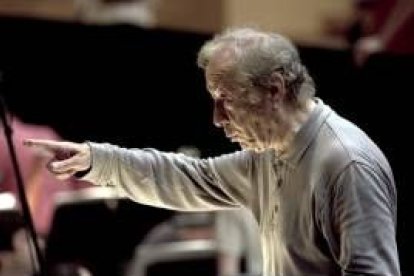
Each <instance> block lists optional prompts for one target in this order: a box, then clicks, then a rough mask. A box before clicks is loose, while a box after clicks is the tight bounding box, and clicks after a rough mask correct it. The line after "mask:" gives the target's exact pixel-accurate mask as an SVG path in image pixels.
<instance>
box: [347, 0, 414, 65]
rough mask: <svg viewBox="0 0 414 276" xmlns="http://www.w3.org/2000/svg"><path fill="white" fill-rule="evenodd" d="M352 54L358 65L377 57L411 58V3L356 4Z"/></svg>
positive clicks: (363, 0) (374, 0)
mask: <svg viewBox="0 0 414 276" xmlns="http://www.w3.org/2000/svg"><path fill="white" fill-rule="evenodd" d="M355 6H356V10H357V11H356V12H357V19H356V22H355V24H354V26H353V30H354V34H353V36H354V38H353V41H352V42H353V45H354V46H353V47H354V49H353V51H354V59H355V63H356V64H357V65H363V64H364V63H365V62H366V61H367V59H369V57H370V56H372V55H375V54H378V53H384V52H385V53H388V54H394V55H395V54H397V55H401V54H403V55H407V54H410V55H414V1H412V0H355Z"/></svg>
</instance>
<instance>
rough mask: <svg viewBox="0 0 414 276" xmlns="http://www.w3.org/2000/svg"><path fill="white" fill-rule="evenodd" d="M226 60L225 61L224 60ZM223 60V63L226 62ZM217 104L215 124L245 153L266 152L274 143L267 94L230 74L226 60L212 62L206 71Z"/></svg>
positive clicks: (211, 92) (208, 84)
mask: <svg viewBox="0 0 414 276" xmlns="http://www.w3.org/2000/svg"><path fill="white" fill-rule="evenodd" d="M222 58H223V57H222ZM223 60H224V62H223ZM205 76H206V82H207V89H208V91H209V93H210V94H211V96H212V98H213V101H214V124H215V125H216V126H217V127H222V128H223V129H224V132H225V134H226V136H227V137H228V138H229V139H230V140H231V141H233V142H238V143H239V144H240V145H241V147H242V148H244V149H254V150H263V149H264V148H266V146H269V144H270V143H271V138H272V137H271V133H272V132H271V131H270V127H271V124H270V121H271V108H270V105H271V102H270V101H269V100H268V99H267V98H266V93H263V91H258V90H257V89H255V88H254V87H252V86H251V85H249V83H248V82H244V83H243V84H242V83H240V82H239V81H237V80H236V79H237V78H236V77H235V76H232V75H231V74H230V70H229V63H228V62H227V63H226V62H225V59H220V58H213V59H212V60H211V61H210V63H209V64H208V65H207V67H206V71H205Z"/></svg>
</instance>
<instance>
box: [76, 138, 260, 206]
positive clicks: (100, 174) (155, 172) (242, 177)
mask: <svg viewBox="0 0 414 276" xmlns="http://www.w3.org/2000/svg"><path fill="white" fill-rule="evenodd" d="M89 145H90V147H91V152H92V167H91V170H90V171H89V172H88V173H87V174H86V175H85V176H83V179H84V180H87V181H89V182H92V183H94V184H96V185H110V186H115V187H116V188H117V189H119V190H120V191H121V192H122V193H123V194H124V195H126V196H127V197H129V198H131V199H132V200H134V201H137V202H140V203H142V204H147V205H152V206H156V207H162V208H169V209H176V210H191V211H204V210H215V209H223V208H234V207H239V206H245V205H247V204H248V202H249V201H250V198H249V196H250V195H251V192H250V190H251V189H252V187H251V186H252V184H251V183H252V182H251V171H252V169H251V166H252V164H251V163H252V162H253V161H252V160H253V155H252V154H253V153H252V152H249V151H239V152H236V153H233V154H227V155H222V156H220V157H216V158H209V159H197V158H192V157H188V156H185V155H183V154H176V153H165V152H160V151H158V150H155V149H125V148H121V147H118V146H115V145H110V144H98V143H89Z"/></svg>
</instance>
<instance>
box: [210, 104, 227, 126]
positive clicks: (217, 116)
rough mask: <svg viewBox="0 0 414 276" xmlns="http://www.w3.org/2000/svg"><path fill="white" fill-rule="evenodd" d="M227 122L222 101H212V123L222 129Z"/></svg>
mask: <svg viewBox="0 0 414 276" xmlns="http://www.w3.org/2000/svg"><path fill="white" fill-rule="evenodd" d="M228 121H229V117H228V115H227V112H226V109H225V108H224V101H223V100H221V99H217V100H215V101H214V112H213V122H214V125H215V126H216V127H223V126H224V125H225V124H226V123H227V122H228Z"/></svg>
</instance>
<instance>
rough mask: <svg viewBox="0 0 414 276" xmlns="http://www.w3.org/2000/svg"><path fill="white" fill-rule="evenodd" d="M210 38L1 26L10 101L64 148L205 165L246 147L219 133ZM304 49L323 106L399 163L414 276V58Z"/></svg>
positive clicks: (402, 240)
mask: <svg viewBox="0 0 414 276" xmlns="http://www.w3.org/2000/svg"><path fill="white" fill-rule="evenodd" d="M208 38H210V36H209V35H200V34H195V33H186V32H177V31H167V30H159V29H156V30H145V29H140V28H137V27H133V26H129V25H117V26H86V25H81V24H73V23H70V24H69V23H62V22H51V21H40V20H28V19H16V18H0V70H1V71H2V72H3V81H2V83H1V84H0V89H1V91H0V93H1V94H3V95H4V97H5V99H6V102H7V104H8V107H9V109H10V110H12V111H13V112H14V113H16V114H17V115H18V116H19V117H21V118H22V119H23V120H25V121H27V122H32V123H38V124H47V125H50V126H52V127H53V128H54V129H55V130H56V131H57V132H58V133H59V134H60V135H61V136H62V137H63V138H64V139H69V140H73V141H84V140H92V141H98V142H103V141H105V142H111V143H115V144H119V145H122V146H126V147H155V148H158V149H161V150H166V151H175V150H176V149H177V148H178V147H179V146H181V145H195V146H197V147H198V148H200V150H201V152H202V155H203V156H212V155H218V154H221V153H225V152H230V151H232V150H234V149H236V146H235V145H234V144H231V143H230V142H228V141H227V140H226V138H225V137H224V135H222V133H221V131H220V130H218V129H216V128H215V127H214V126H213V124H212V103H211V101H210V99H209V96H208V94H207V91H206V90H205V87H204V79H203V74H202V72H201V70H199V69H198V68H197V66H196V55H197V51H198V48H199V47H200V46H201V45H202V43H203V42H204V41H205V40H206V39H208ZM299 46H300V45H299ZM299 48H300V51H301V55H302V58H303V61H304V63H305V64H306V65H307V67H308V69H309V71H310V73H311V75H312V76H313V77H314V79H315V82H316V84H317V89H318V90H317V94H318V96H319V97H321V98H322V99H323V100H324V101H325V103H327V104H329V105H331V106H332V107H333V108H334V109H335V110H336V111H337V112H338V113H340V114H341V115H343V116H344V117H346V118H349V119H350V120H352V121H354V122H355V123H357V124H358V125H359V126H360V127H361V128H363V129H364V130H365V131H366V132H367V133H368V134H369V135H370V136H371V137H372V138H373V140H374V141H376V142H377V143H378V144H379V146H380V147H381V148H382V149H383V151H384V152H385V154H386V155H387V157H388V158H389V161H390V163H391V166H392V168H393V170H394V174H395V179H396V183H397V189H398V200H399V203H398V204H399V205H398V208H399V209H398V216H399V217H398V243H399V251H400V257H401V266H402V272H403V275H413V274H412V273H414V272H412V269H411V268H410V267H409V264H407V262H408V260H409V256H410V249H411V248H410V247H409V246H408V240H409V238H410V236H409V233H410V232H409V230H408V221H409V220H410V215H409V213H410V211H411V210H410V209H411V206H410V205H409V197H410V192H411V188H410V187H409V179H410V176H411V162H410V159H409V158H410V157H411V156H412V154H411V144H410V142H411V134H409V133H410V132H411V130H410V128H411V126H412V125H411V123H410V120H411V119H410V118H412V115H410V114H411V109H412V104H411V101H410V100H409V99H411V95H409V94H410V93H412V91H413V88H412V78H413V77H414V59H413V57H406V56H389V55H378V56H374V57H372V58H371V59H370V60H369V61H368V63H367V64H366V65H365V66H364V67H362V68H356V67H355V66H354V65H353V63H352V59H351V53H350V52H348V51H344V50H332V49H321V48H312V47H304V46H300V47H299ZM134 205H135V207H131V208H140V205H136V204H134ZM148 210H150V211H154V212H157V211H155V210H154V209H151V208H150V209H148ZM132 213H133V212H132ZM154 214H155V213H154ZM131 217H132V216H131ZM138 219H139V218H138ZM141 223H142V222H141ZM124 228H125V227H124ZM124 228H121V227H119V228H117V233H118V234H119V233H120V234H121V235H122V231H123V229H124ZM126 237H128V235H125V236H123V239H124V240H123V242H124V243H128V241H127V240H126ZM111 238H112V239H118V238H119V237H117V236H114V237H111ZM120 242H121V241H120ZM131 248H132V245H131V246H129V247H128V250H132V249H131ZM105 253H106V254H109V253H108V252H105ZM410 272H412V273H410Z"/></svg>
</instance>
